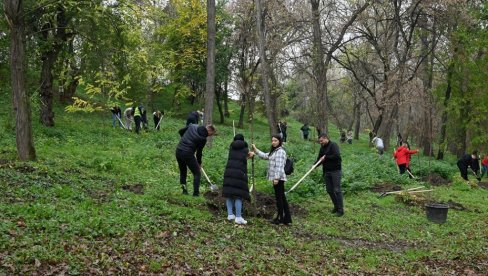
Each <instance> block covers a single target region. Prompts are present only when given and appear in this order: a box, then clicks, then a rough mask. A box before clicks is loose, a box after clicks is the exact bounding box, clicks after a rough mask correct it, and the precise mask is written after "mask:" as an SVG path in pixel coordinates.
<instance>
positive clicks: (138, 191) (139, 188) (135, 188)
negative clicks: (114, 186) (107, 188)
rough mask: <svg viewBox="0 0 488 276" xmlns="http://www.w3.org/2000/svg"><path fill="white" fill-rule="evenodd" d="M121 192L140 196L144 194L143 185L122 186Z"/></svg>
mask: <svg viewBox="0 0 488 276" xmlns="http://www.w3.org/2000/svg"><path fill="white" fill-rule="evenodd" d="M122 189H123V190H127V191H131V192H133V193H134V194H138V195H142V194H144V185H142V184H132V185H124V186H122Z"/></svg>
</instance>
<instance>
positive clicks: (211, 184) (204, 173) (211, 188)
mask: <svg viewBox="0 0 488 276" xmlns="http://www.w3.org/2000/svg"><path fill="white" fill-rule="evenodd" d="M200 169H201V170H202V173H203V176H205V179H207V182H208V184H210V191H212V192H213V193H215V192H217V191H218V189H219V188H218V187H217V185H215V184H213V183H212V181H210V178H208V175H207V173H206V172H205V170H204V169H203V168H202V167H200Z"/></svg>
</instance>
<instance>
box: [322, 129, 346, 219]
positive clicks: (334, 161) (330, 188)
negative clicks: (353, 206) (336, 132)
mask: <svg viewBox="0 0 488 276" xmlns="http://www.w3.org/2000/svg"><path fill="white" fill-rule="evenodd" d="M319 143H320V145H321V147H320V151H319V155H318V157H317V161H316V162H315V163H317V162H319V161H320V160H322V172H323V175H324V179H325V189H326V191H327V193H328V194H329V196H330V199H331V200H332V204H334V209H332V211H331V212H332V213H333V214H335V215H336V216H338V217H341V216H343V215H344V199H343V196H342V189H341V177H342V167H341V162H342V159H341V153H340V151H339V146H338V145H337V144H336V143H334V142H332V141H330V140H329V136H328V135H327V134H326V133H322V134H320V136H319Z"/></svg>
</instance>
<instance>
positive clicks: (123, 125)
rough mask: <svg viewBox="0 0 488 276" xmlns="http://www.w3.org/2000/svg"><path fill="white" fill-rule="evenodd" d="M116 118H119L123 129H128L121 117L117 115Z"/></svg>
mask: <svg viewBox="0 0 488 276" xmlns="http://www.w3.org/2000/svg"><path fill="white" fill-rule="evenodd" d="M115 117H117V119H119V122H120V124H121V125H122V127H123V128H124V129H127V128H126V127H125V124H124V123H122V120H121V119H120V117H119V116H117V115H115Z"/></svg>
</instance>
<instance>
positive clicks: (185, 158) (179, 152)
mask: <svg viewBox="0 0 488 276" xmlns="http://www.w3.org/2000/svg"><path fill="white" fill-rule="evenodd" d="M215 132H216V130H215V127H214V126H213V125H207V126H198V125H195V124H190V125H188V126H187V127H185V128H183V129H180V131H179V134H180V136H181V139H180V142H179V144H178V146H177V147H176V153H175V155H176V160H177V161H178V168H179V170H180V184H181V188H182V190H183V194H185V195H187V194H188V190H187V188H186V175H187V167H188V168H189V169H190V171H191V173H192V174H193V196H199V195H200V176H201V173H200V166H201V165H202V151H203V148H204V147H205V144H206V143H207V137H209V136H213V135H214V134H215ZM195 152H196V158H195Z"/></svg>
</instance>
